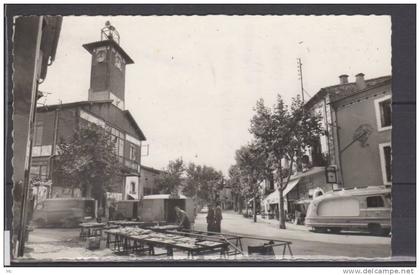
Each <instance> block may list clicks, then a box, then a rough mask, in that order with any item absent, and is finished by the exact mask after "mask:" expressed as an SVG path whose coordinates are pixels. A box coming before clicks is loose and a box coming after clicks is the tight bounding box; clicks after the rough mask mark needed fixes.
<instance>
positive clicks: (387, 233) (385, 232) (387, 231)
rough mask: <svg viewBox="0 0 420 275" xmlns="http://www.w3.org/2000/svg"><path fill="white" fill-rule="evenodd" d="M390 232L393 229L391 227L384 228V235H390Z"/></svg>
mask: <svg viewBox="0 0 420 275" xmlns="http://www.w3.org/2000/svg"><path fill="white" fill-rule="evenodd" d="M389 233H391V229H390V228H384V229H382V235H384V236H389Z"/></svg>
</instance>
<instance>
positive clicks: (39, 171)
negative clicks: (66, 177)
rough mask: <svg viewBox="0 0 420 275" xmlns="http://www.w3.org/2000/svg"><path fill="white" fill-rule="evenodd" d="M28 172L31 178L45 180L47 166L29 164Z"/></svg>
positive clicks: (46, 177)
mask: <svg viewBox="0 0 420 275" xmlns="http://www.w3.org/2000/svg"><path fill="white" fill-rule="evenodd" d="M29 174H30V178H31V179H32V180H41V181H46V180H47V179H48V167H47V165H34V166H31V170H30V172H29Z"/></svg>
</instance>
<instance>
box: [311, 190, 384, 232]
mask: <svg viewBox="0 0 420 275" xmlns="http://www.w3.org/2000/svg"><path fill="white" fill-rule="evenodd" d="M305 225H306V226H308V227H312V228H313V229H314V231H315V232H327V231H330V232H333V233H338V232H340V231H341V230H342V229H350V230H353V229H356V230H360V229H362V230H366V229H367V230H369V232H371V233H372V234H375V235H378V234H384V235H388V234H389V233H390V231H391V189H390V188H388V187H385V186H369V187H366V188H354V189H343V190H334V191H330V192H327V193H325V194H324V195H322V196H320V197H317V198H315V199H314V200H313V201H312V202H311V203H310V205H309V208H308V211H307V213H306V219H305Z"/></svg>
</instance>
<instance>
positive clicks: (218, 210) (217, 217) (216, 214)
mask: <svg viewBox="0 0 420 275" xmlns="http://www.w3.org/2000/svg"><path fill="white" fill-rule="evenodd" d="M222 219H223V216H222V208H220V205H219V204H217V207H216V209H215V211H214V220H215V230H214V231H215V232H219V233H220V232H221V231H222V228H221V225H222Z"/></svg>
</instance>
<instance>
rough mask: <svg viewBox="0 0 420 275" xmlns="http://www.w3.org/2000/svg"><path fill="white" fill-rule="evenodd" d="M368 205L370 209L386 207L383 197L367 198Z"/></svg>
mask: <svg viewBox="0 0 420 275" xmlns="http://www.w3.org/2000/svg"><path fill="white" fill-rule="evenodd" d="M366 204H367V207H368V208H374V207H384V200H383V199H382V197H381V196H374V197H367V198H366Z"/></svg>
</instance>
